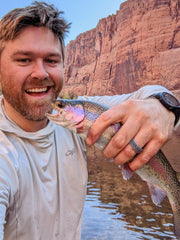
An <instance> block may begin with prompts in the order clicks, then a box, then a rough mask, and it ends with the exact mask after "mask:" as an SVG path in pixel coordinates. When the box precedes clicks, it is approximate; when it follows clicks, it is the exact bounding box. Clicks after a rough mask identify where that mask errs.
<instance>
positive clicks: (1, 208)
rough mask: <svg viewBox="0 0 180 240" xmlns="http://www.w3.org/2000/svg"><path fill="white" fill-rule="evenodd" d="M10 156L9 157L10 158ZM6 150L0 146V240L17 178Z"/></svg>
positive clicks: (15, 189) (0, 239) (16, 184)
mask: <svg viewBox="0 0 180 240" xmlns="http://www.w3.org/2000/svg"><path fill="white" fill-rule="evenodd" d="M10 155H11V157H10ZM12 158H13V156H12V154H9V152H8V151H7V149H5V147H3V146H2V145H1V146H0V240H3V237H4V224H5V223H6V221H5V219H6V212H7V209H8V208H9V206H10V205H11V204H12V203H13V199H14V197H13V196H14V194H15V192H16V191H17V186H18V178H17V172H16V167H15V166H14V164H13V161H11V159H12Z"/></svg>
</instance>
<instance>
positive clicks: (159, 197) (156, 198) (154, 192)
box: [147, 183, 166, 206]
mask: <svg viewBox="0 0 180 240" xmlns="http://www.w3.org/2000/svg"><path fill="white" fill-rule="evenodd" d="M147 185H148V188H149V192H150V195H151V199H152V201H153V203H154V204H155V205H157V206H160V204H161V202H162V201H163V199H164V198H165V196H166V193H165V192H164V191H163V190H161V189H160V188H157V187H155V186H153V185H151V184H150V183H147Z"/></svg>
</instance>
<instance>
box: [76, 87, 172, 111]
mask: <svg viewBox="0 0 180 240" xmlns="http://www.w3.org/2000/svg"><path fill="white" fill-rule="evenodd" d="M158 92H169V93H171V92H170V91H169V90H168V89H167V88H165V87H163V86H160V85H147V86H144V87H142V88H140V89H139V90H137V91H135V92H132V93H128V94H121V95H114V96H107V95H105V96H82V97H79V99H86V100H90V101H94V102H98V103H101V104H104V105H106V106H109V107H112V106H114V105H117V104H120V103H122V102H124V101H126V100H128V99H146V98H148V97H149V96H151V95H152V94H155V93H158ZM171 94H172V93H171Z"/></svg>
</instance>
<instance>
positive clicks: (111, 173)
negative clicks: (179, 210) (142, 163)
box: [82, 152, 176, 240]
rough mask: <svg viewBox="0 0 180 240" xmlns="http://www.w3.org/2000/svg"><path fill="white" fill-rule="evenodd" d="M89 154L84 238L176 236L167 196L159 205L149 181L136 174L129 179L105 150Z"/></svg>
mask: <svg viewBox="0 0 180 240" xmlns="http://www.w3.org/2000/svg"><path fill="white" fill-rule="evenodd" d="M89 155H90V157H88V172H89V181H88V188H87V197H86V202H85V209H84V217H83V225H82V240H95V239H98V240H136V239H143V240H146V239H151V240H154V239H159V240H161V239H163V240H166V239H168V240H170V239H176V238H175V237H174V233H173V219H172V218H173V215H172V210H171V206H170V204H169V201H168V199H167V198H165V199H164V200H163V202H162V205H161V206H160V207H158V206H155V205H154V204H153V202H152V200H151V197H150V194H149V190H148V187H147V184H146V183H145V182H143V181H142V180H141V179H140V178H139V177H138V176H137V175H136V174H134V176H133V177H132V178H131V179H130V180H129V181H125V180H124V179H123V178H122V174H121V171H120V169H119V168H118V167H117V166H116V165H115V164H114V163H113V162H112V161H110V160H107V159H105V158H104V157H102V154H101V153H99V152H98V153H96V154H94V153H93V154H92V153H90V154H89Z"/></svg>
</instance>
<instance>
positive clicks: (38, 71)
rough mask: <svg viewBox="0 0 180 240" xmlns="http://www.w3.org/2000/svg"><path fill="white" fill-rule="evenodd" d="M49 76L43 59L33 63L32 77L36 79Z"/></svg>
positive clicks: (43, 78)
mask: <svg viewBox="0 0 180 240" xmlns="http://www.w3.org/2000/svg"><path fill="white" fill-rule="evenodd" d="M48 76H49V74H48V72H47V70H46V67H45V64H44V62H43V61H42V60H39V61H36V62H35V63H34V65H33V69H32V73H31V77H32V78H36V79H41V80H45V79H47V78H48Z"/></svg>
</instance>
